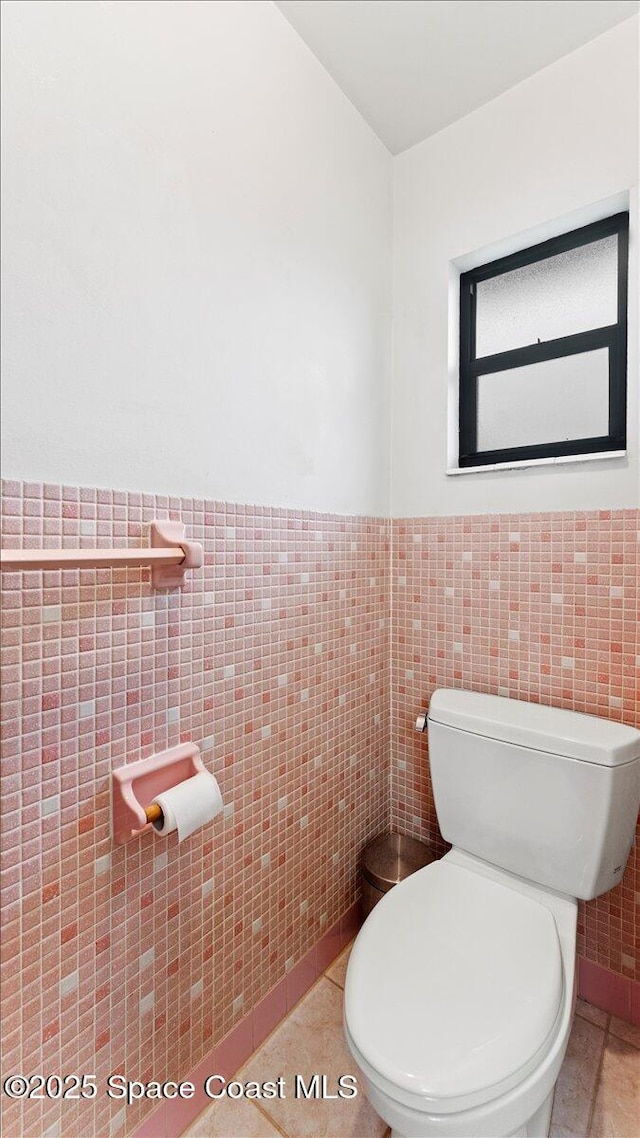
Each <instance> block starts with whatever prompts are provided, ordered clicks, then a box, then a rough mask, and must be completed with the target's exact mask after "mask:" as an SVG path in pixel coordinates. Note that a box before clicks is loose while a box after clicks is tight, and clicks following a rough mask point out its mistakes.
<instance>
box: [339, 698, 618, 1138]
mask: <svg viewBox="0 0 640 1138" xmlns="http://www.w3.org/2000/svg"><path fill="white" fill-rule="evenodd" d="M427 726H428V734H429V761H430V767H431V778H432V784H433V793H434V797H435V804H436V810H437V814H438V820H439V823H440V828H441V831H442V834H443V837H444V838H445V840H446V841H447V842H450V843H451V844H452V848H451V850H450V852H449V853H448V854H446V856H445V857H443V858H442V859H441V860H439V861H436V862H434V863H433V864H432V865H429V866H427V867H426V868H425V869H421V870H419V871H418V872H417V873H415V874H413V875H412V876H411V877H409V878H407V879H406V880H405V881H403V882H401V883H400V884H399V885H397V886H396V887H395V888H394V889H393V890H391V892H390V893H388V894H387V895H386V896H385V897H384V898H383V899H382V901H380V903H379V904H378V905H377V906H376V908H375V909H374V910H373V912H372V913H371V914H370V916H369V917H368V918H367V920H366V922H365V924H364V925H363V927H362V929H361V931H360V933H359V934H358V937H357V939H356V942H355V944H354V947H353V950H352V953H351V956H350V960H349V966H348V969H347V978H346V985H345V1005H344V1030H345V1035H346V1039H347V1043H348V1046H349V1049H350V1051H351V1054H352V1056H353V1058H354V1060H355V1062H356V1064H357V1066H358V1068H359V1072H360V1085H361V1087H363V1089H364V1090H365V1091H366V1094H367V1096H368V1098H369V1100H370V1102H371V1104H372V1106H373V1107H374V1109H375V1110H376V1111H377V1113H378V1114H379V1115H380V1116H381V1117H382V1118H383V1119H384V1120H385V1121H386V1122H387V1123H388V1125H390V1126H391V1128H392V1138H430V1136H433V1138H506V1136H508V1135H512V1136H513V1138H546V1136H547V1135H548V1133H549V1124H550V1119H551V1109H552V1106H553V1092H554V1087H555V1083H556V1080H557V1077H558V1073H559V1071H560V1067H561V1065H562V1061H563V1058H564V1054H565V1050H566V1047H567V1042H568V1039H569V1033H570V1031H571V1023H572V1018H573V1009H574V1004H575V994H576V923H577V899H578V898H582V899H585V900H587V899H589V898H592V897H597V896H599V895H600V894H602V893H606V892H607V890H609V889H612V888H613V887H614V886H615V885H617V884H618V882H619V881H620V879H621V877H622V874H623V872H624V868H625V864H626V861H627V858H628V856H629V850H630V849H631V844H632V842H633V838H634V834H635V824H636V817H637V813H638V805H639V802H640V732H638V731H635V730H634V729H633V728H631V727H626V726H624V725H622V724H619V723H613V722H610V721H607V720H603V719H598V718H596V717H594V716H590V715H581V714H578V713H577V712H572V711H564V710H561V709H559V708H549V707H541V706H539V705H538V704H532V703H524V702H521V701H519V700H511V699H505V698H502V697H500V696H491V695H483V694H480V693H476V692H465V691H448V690H438V691H436V692H434V694H433V697H432V699H431V703H430V706H429V714H428V720H427Z"/></svg>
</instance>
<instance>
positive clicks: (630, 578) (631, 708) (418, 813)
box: [391, 510, 640, 979]
mask: <svg viewBox="0 0 640 1138" xmlns="http://www.w3.org/2000/svg"><path fill="white" fill-rule="evenodd" d="M639 530H640V514H639V513H638V511H633V510H626V511H615V512H608V511H600V512H594V513H553V514H511V515H506V514H503V515H498V516H489V515H484V516H479V517H478V516H474V517H453V518H415V519H410V520H403V521H396V522H394V523H393V537H392V541H393V572H392V581H393V589H392V623H393V627H392V671H391V693H392V783H391V785H392V790H391V803H392V824H393V826H394V828H397V829H399V830H403V831H405V832H407V833H411V834H413V835H415V836H416V837H421V838H424V839H425V840H426V841H428V842H430V843H431V844H432V845H433V846H434V847H435V848H436V849H437V850H438V851H439V852H443V851H444V849H445V846H444V843H443V841H442V838H441V836H440V833H439V831H438V824H437V820H436V815H435V810H434V805H433V797H432V793H431V785H430V780H429V769H428V762H427V743H426V737H425V736H420V735H418V734H417V733H416V732H415V731H414V730H413V725H414V721H415V716H416V712H417V711H418V710H420V709H421V708H424V707H426V706H427V705H428V702H429V699H430V696H431V693H432V691H433V690H434V688H436V687H454V688H469V689H472V690H475V691H485V692H493V693H496V694H499V695H505V696H511V697H513V698H515V699H525V700H533V701H536V702H539V703H544V704H553V705H555V706H558V707H567V708H574V709H575V710H577V711H584V712H589V713H590V714H595V715H600V716H604V717H605V718H608V719H615V720H619V721H622V722H625V723H629V724H631V725H633V726H636V727H640V685H639V683H638V679H639V675H640V673H639V668H638V665H639V664H640V655H639V654H640V637H639V626H638V615H639V612H640V592H639V583H638V582H639V574H638V567H639V566H638V550H639V549H640V546H639V544H638V540H639V537H640V533H639ZM639 896H640V866H639V856H638V845H637V844H636V847H635V849H634V850H633V851H632V855H631V858H630V860H629V865H628V867H627V870H626V873H625V875H624V878H623V880H622V882H621V884H620V885H619V886H618V887H617V888H616V889H614V890H613V891H612V892H611V893H607V894H606V895H605V896H604V897H600V898H599V899H597V900H596V901H591V902H589V903H588V904H587V905H582V906H581V910H580V917H579V941H578V950H579V952H580V954H581V955H582V956H583V957H586V958H587V959H588V960H590V961H593V962H595V963H597V964H600V965H603V966H604V967H606V968H609V969H611V970H612V971H613V972H616V973H619V974H621V975H622V976H625V977H630V978H632V979H638V978H640V953H639V951H638V950H639V947H640V946H639V943H638V938H639V933H640V920H639V918H638V903H637V902H638V897H639Z"/></svg>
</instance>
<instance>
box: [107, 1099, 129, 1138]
mask: <svg viewBox="0 0 640 1138" xmlns="http://www.w3.org/2000/svg"><path fill="white" fill-rule="evenodd" d="M126 1113H127V1112H126V1110H125V1108H124V1107H122V1110H119V1111H118V1112H117V1113H116V1114H114V1116H113V1118H112V1119H111V1121H110V1123H109V1134H110V1136H111V1138H113V1136H114V1134H117V1133H118V1131H119V1130H122V1127H123V1126H124V1123H125V1118H126Z"/></svg>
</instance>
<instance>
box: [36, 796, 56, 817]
mask: <svg viewBox="0 0 640 1138" xmlns="http://www.w3.org/2000/svg"><path fill="white" fill-rule="evenodd" d="M59 810H60V795H59V794H51V795H50V796H49V798H43V799H42V802H41V803H40V813H41V814H42V817H43V818H48V817H49V815H50V814H57V813H58V812H59Z"/></svg>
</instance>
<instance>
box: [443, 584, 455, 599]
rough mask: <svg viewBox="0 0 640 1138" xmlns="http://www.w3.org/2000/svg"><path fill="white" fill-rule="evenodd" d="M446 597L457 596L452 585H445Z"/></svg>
mask: <svg viewBox="0 0 640 1138" xmlns="http://www.w3.org/2000/svg"><path fill="white" fill-rule="evenodd" d="M444 595H445V597H453V596H454V595H455V594H454V590H453V587H452V586H451V585H445V590H444Z"/></svg>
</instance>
